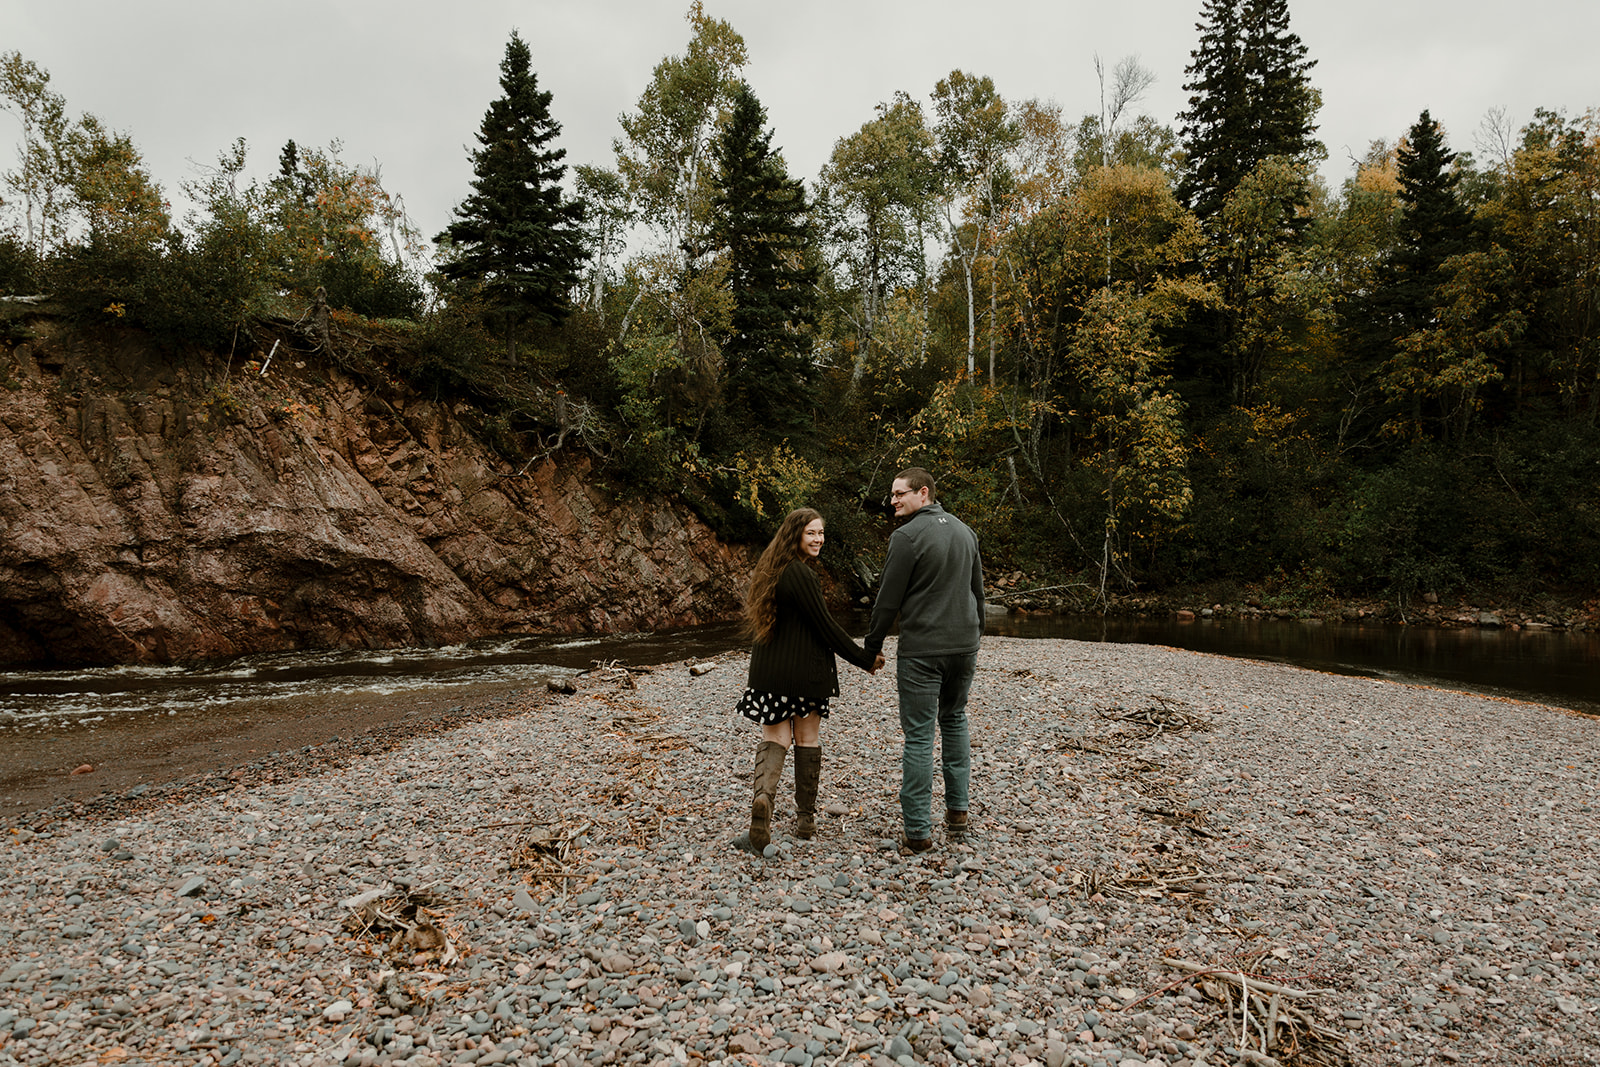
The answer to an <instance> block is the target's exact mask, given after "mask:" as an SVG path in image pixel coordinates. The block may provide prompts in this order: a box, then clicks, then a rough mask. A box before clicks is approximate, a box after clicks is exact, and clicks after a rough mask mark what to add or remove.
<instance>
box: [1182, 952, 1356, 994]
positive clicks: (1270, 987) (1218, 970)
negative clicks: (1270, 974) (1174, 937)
mask: <svg viewBox="0 0 1600 1067" xmlns="http://www.w3.org/2000/svg"><path fill="white" fill-rule="evenodd" d="M1161 962H1162V963H1164V964H1166V965H1167V966H1168V967H1171V968H1172V969H1173V970H1175V971H1187V972H1189V973H1190V974H1197V975H1201V976H1203V977H1206V978H1220V979H1221V980H1222V981H1224V982H1231V983H1232V984H1233V985H1236V986H1238V987H1239V988H1240V989H1242V990H1244V991H1245V992H1247V993H1253V994H1261V993H1269V994H1281V995H1282V996H1285V997H1288V998H1289V999H1290V1000H1304V999H1305V998H1306V997H1314V996H1316V995H1318V994H1319V993H1331V992H1333V990H1331V989H1292V988H1290V987H1289V986H1286V985H1278V984H1276V983H1274V982H1268V981H1264V980H1262V979H1260V978H1255V977H1252V976H1250V975H1246V974H1243V973H1242V972H1239V971H1230V970H1227V969H1225V968H1222V967H1214V966H1212V965H1211V964H1208V963H1195V962H1194V961H1193V960H1178V959H1164V960H1162V961H1161Z"/></svg>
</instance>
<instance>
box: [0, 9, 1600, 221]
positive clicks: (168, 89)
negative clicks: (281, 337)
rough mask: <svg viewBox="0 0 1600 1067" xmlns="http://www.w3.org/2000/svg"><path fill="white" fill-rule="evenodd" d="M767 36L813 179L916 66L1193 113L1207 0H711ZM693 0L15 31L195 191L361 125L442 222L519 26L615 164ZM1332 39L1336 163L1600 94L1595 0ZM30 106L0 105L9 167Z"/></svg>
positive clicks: (1328, 125) (1329, 16) (1065, 96)
mask: <svg viewBox="0 0 1600 1067" xmlns="http://www.w3.org/2000/svg"><path fill="white" fill-rule="evenodd" d="M705 4H706V10H707V11H708V13H710V14H711V15H713V16H715V17H718V18H723V19H726V20H728V21H729V22H730V23H732V25H733V26H734V28H735V29H737V30H738V31H739V32H740V33H741V34H742V35H743V36H744V39H745V41H746V43H747V44H748V46H749V51H750V64H749V66H748V68H747V69H746V76H747V78H748V79H749V81H750V83H751V85H752V86H753V87H754V88H755V91H756V93H757V95H758V96H759V97H760V98H761V100H762V102H763V103H764V104H765V105H766V107H767V110H768V114H769V119H770V122H771V125H772V126H773V127H774V128H775V130H776V136H775V139H774V143H775V144H777V145H780V146H782V147H783V149H784V152H785V155H786V156H787V157H788V160H789V163H790V168H791V171H792V172H793V173H795V174H797V175H802V176H805V177H807V178H812V177H814V176H815V175H816V173H817V171H818V169H819V168H820V167H821V165H822V164H823V163H824V162H825V161H826V159H827V157H828V154H829V152H830V151H831V149H832V146H833V143H834V141H835V140H836V139H837V138H838V137H840V136H843V135H846V134H848V133H850V132H853V131H854V130H856V129H857V128H859V127H860V125H861V124H862V123H863V122H865V121H867V120H868V119H869V118H871V116H872V109H873V106H874V105H875V104H876V103H877V102H879V101H880V100H885V99H887V98H889V97H890V96H891V95H892V94H893V93H894V92H895V90H897V89H904V90H906V91H908V92H910V93H912V94H913V95H916V96H920V97H924V98H925V97H926V96H927V94H928V92H929V91H930V90H931V89H932V87H933V85H934V83H935V82H936V81H937V80H938V79H939V78H941V77H943V76H944V75H946V74H948V73H949V72H950V71H951V70H953V69H956V68H960V69H963V70H966V71H968V72H971V73H975V74H987V75H989V76H991V77H993V78H994V81H995V84H996V86H997V87H998V88H999V90H1000V92H1001V93H1002V94H1003V95H1004V96H1005V97H1006V98H1008V99H1016V100H1021V99H1026V98H1029V97H1038V98H1042V99H1053V100H1055V101H1056V102H1058V103H1059V104H1061V105H1062V106H1063V108H1064V111H1065V113H1066V115H1067V116H1068V117H1069V118H1076V117H1079V116H1081V115H1083V114H1085V113H1088V112H1091V111H1094V110H1096V109H1097V106H1098V105H1097V88H1096V81H1095V74H1094V57H1095V55H1096V54H1097V53H1098V54H1099V55H1100V56H1102V57H1103V58H1104V59H1105V61H1106V64H1107V66H1108V68H1109V67H1110V66H1111V65H1114V64H1115V62H1116V61H1117V60H1118V59H1120V58H1121V57H1123V56H1125V55H1130V54H1135V55H1137V56H1138V57H1139V58H1140V61H1141V62H1142V63H1143V64H1144V65H1145V66H1146V67H1148V68H1149V69H1150V70H1152V71H1153V72H1154V73H1155V74H1156V76H1157V82H1156V84H1155V86H1154V87H1153V89H1152V90H1151V91H1150V93H1149V94H1148V95H1147V97H1146V98H1145V101H1144V104H1143V107H1144V110H1146V111H1148V112H1149V113H1150V114H1151V115H1153V116H1155V117H1156V118H1158V119H1160V120H1162V121H1164V122H1171V121H1173V118H1174V116H1175V115H1176V114H1177V112H1178V111H1179V110H1180V109H1181V108H1182V107H1183V106H1184V103H1185V100H1184V94H1183V91H1182V84H1183V81H1184V73H1183V69H1184V66H1185V64H1186V63H1187V62H1188V57H1189V51H1190V49H1191V48H1193V47H1194V43H1195V39H1196V32H1195V22H1196V20H1197V17H1198V13H1199V9H1200V0H1134V2H1130V3H1122V4H1111V3H1104V2H1099V3H1076V4H1069V3H1063V2H1061V0H987V2H985V3H981V4H980V3H971V2H969V3H952V2H949V0H791V2H788V3H778V2H774V0H705ZM687 8H688V0H453V2H448V3H441V2H439V0H274V2H272V3H253V2H251V3H247V2H244V0H9V2H6V3H0V50H3V51H10V50H13V49H15V50H18V51H20V52H21V53H22V54H23V56H24V57H26V58H28V59H31V60H33V61H34V62H36V63H38V64H39V65H40V66H41V67H43V68H45V69H46V70H48V71H49V72H50V74H51V76H52V82H51V85H52V88H54V89H55V90H56V91H57V92H59V93H61V94H62V95H64V96H65V97H66V100H67V103H68V106H69V108H70V109H71V111H72V113H73V114H78V113H81V112H85V111H87V112H92V113H94V114H96V115H99V116H100V117H101V118H102V119H103V120H105V121H106V122H107V123H108V124H110V125H111V126H112V127H114V128H116V129H120V130H126V131H128V132H129V133H131V134H132V135H133V137H134V140H135V141H136V142H137V144H138V145H139V146H140V148H141V149H142V150H143V152H144V154H145V157H146V161H147V162H148V164H149V166H150V168H151V170H152V172H153V173H154V175H155V177H156V179H157V180H158V181H159V182H161V184H162V185H163V186H164V187H165V188H166V189H167V190H168V192H169V194H170V195H172V196H173V197H174V199H175V200H176V199H177V188H178V186H179V184H180V183H181V182H182V181H184V180H186V179H189V178H192V177H194V176H195V163H196V162H199V163H205V162H209V161H211V160H213V159H215V157H216V155H217V153H218V152H219V151H220V150H221V149H223V148H224V147H226V146H227V145H229V144H230V143H231V142H232V141H233V140H234V139H235V138H237V137H244V138H245V139H246V140H247V141H248V143H249V144H250V146H251V150H252V160H253V162H254V164H255V166H256V167H257V168H258V169H259V172H260V173H262V174H266V173H268V172H270V171H271V170H272V169H273V168H274V167H275V166H276V160H277V154H278V150H279V149H280V148H281V147H282V145H283V143H284V142H285V141H286V140H288V139H289V138H291V137H292V138H294V139H295V140H296V141H298V142H300V143H301V144H307V145H325V144H326V143H327V142H328V141H329V140H331V139H333V138H338V139H340V140H341V141H342V142H343V144H344V158H345V159H346V161H348V162H352V163H363V164H372V163H377V164H379V165H381V168H382V175H383V180H384V184H385V186H386V187H387V188H388V189H389V190H390V191H391V192H394V193H398V194H400V195H401V196H402V197H403V198H404V200H405V202H406V205H407V207H408V210H409V211H410V213H411V215H412V217H413V219H414V220H415V221H416V223H417V225H418V226H419V227H420V228H421V229H422V231H423V232H424V233H425V234H427V235H430V236H431V235H432V234H433V233H436V232H438V231H439V230H440V229H441V228H442V227H443V226H444V224H445V222H446V221H447V219H448V217H449V212H450V209H451V207H452V206H453V205H454V204H455V203H457V202H459V201H460V200H461V198H462V197H463V196H464V195H465V193H466V191H467V181H468V179H469V177H470V167H469V165H468V163H467V160H466V149H467V146H468V144H469V142H470V141H471V139H472V135H473V133H474V131H475V130H476V128H477V125H478V122H479V120H480V119H481V117H482V115H483V111H484V108H485V107H486V106H487V104H488V102H489V101H490V100H491V99H492V98H493V97H494V96H495V95H496V94H497V90H498V86H497V84H496V79H497V77H498V63H499V61H500V58H501V56H502V54H503V52H504V48H505V42H506V38H507V36H508V35H509V33H510V31H511V30H512V29H514V28H515V29H517V30H519V31H520V32H521V34H522V36H523V38H524V39H525V40H526V41H527V42H528V43H529V45H530V47H531V49H532V51H533V64H534V69H535V71H536V72H537V73H538V75H539V80H540V84H541V85H542V87H544V88H546V89H549V90H551V91H552V92H553V93H554V100H553V102H552V107H551V109H552V112H553V114H554V116H555V117H556V119H557V120H558V121H560V122H561V123H562V126H563V133H562V137H561V140H560V141H559V142H558V143H559V144H561V145H562V146H563V147H565V148H566V149H567V153H568V156H567V162H568V163H579V162H596V163H606V164H609V163H610V162H611V159H612V156H611V148H610V146H611V141H612V138H613V137H615V136H616V135H617V133H618V132H619V130H618V126H617V116H618V115H619V114H621V113H622V112H624V111H627V110H631V109H632V108H633V106H634V104H635V102H636V101H637V99H638V96H639V93H640V91H641V90H642V89H643V88H644V86H645V84H646V82H647V81H648V79H649V77H650V72H651V69H652V68H653V67H654V65H655V64H656V63H657V62H658V61H660V60H661V59H662V58H663V57H664V56H666V55H669V54H674V53H679V52H681V51H682V50H683V48H684V46H685V44H686V43H687V41H688V38H689V28H688V25H687V23H686V22H685V21H684V13H685V11H686V10H687ZM1291 11H1292V18H1293V28H1294V30H1295V31H1296V32H1297V33H1298V34H1299V35H1300V37H1301V39H1302V40H1304V41H1305V43H1306V44H1307V45H1308V46H1309V48H1310V54H1311V56H1312V57H1313V58H1314V59H1316V60H1317V67H1316V68H1315V70H1314V71H1313V79H1314V81H1315V83H1316V84H1317V86H1318V87H1319V88H1320V89H1321V90H1322V92H1323V100H1324V106H1323V110H1322V113H1321V126H1322V129H1321V136H1322V138H1323V140H1324V141H1325V143H1326V144H1327V146H1328V151H1329V156H1330V158H1329V162H1328V163H1327V165H1326V166H1325V168H1324V173H1325V174H1326V176H1327V177H1328V178H1329V179H1330V181H1333V182H1337V181H1339V180H1341V179H1342V178H1344V177H1345V176H1346V175H1347V173H1348V170H1349V167H1348V160H1349V157H1350V156H1351V155H1359V154H1360V153H1361V152H1362V151H1363V150H1364V148H1365V146H1366V145H1367V144H1368V142H1370V141H1372V140H1373V139H1375V138H1388V139H1391V140H1392V139H1394V138H1395V137H1397V136H1398V135H1400V134H1401V133H1402V132H1403V131H1404V130H1405V129H1406V127H1407V126H1409V125H1410V124H1411V123H1412V122H1413V121H1414V120H1415V119H1416V117H1417V114H1418V112H1420V111H1421V110H1422V109H1423V108H1429V109H1431V111H1432V113H1433V116H1434V117H1435V118H1436V119H1438V120H1440V121H1441V122H1443V123H1444V126H1445V129H1446V132H1447V135H1448V136H1449V138H1450V142H1451V144H1452V146H1454V147H1457V148H1461V149H1468V150H1470V149H1471V148H1472V147H1473V143H1474V138H1475V134H1476V130H1477V128H1478V126H1479V124H1480V123H1481V121H1482V120H1483V118H1484V116H1485V114H1486V113H1487V112H1488V111H1489V109H1491V108H1495V107H1500V108H1504V109H1505V112H1506V114H1507V115H1508V117H1509V118H1510V119H1511V120H1512V121H1513V122H1515V123H1516V124H1518V125H1520V124H1521V123H1523V122H1525V121H1526V120H1527V119H1528V118H1529V117H1530V116H1531V114H1532V112H1533V109H1534V108H1535V107H1538V106H1544V107H1549V108H1564V109H1566V110H1567V112H1568V113H1569V114H1578V113H1581V112H1583V111H1585V110H1586V109H1588V108H1589V107H1592V106H1600V78H1597V77H1596V71H1597V67H1596V64H1595V60H1594V44H1595V42H1596V41H1597V40H1600V4H1597V3H1595V0H1523V2H1521V3H1518V4H1515V5H1509V4H1504V3H1490V2H1487V0H1454V2H1449V3H1446V2H1444V0H1429V2H1425V3H1424V2H1417V0H1340V2H1337V3H1336V2H1333V0H1294V2H1292V3H1291ZM18 132H19V128H18V127H17V125H16V123H15V122H14V121H13V120H12V119H10V118H9V117H5V116H0V166H6V167H9V166H10V165H11V163H12V161H13V159H14V154H13V153H12V151H11V150H10V145H11V143H12V142H13V141H14V140H15V139H16V136H17V134H18Z"/></svg>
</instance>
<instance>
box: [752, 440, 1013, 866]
mask: <svg viewBox="0 0 1600 1067" xmlns="http://www.w3.org/2000/svg"><path fill="white" fill-rule="evenodd" d="M889 497H890V502H891V503H892V504H893V505H894V513H895V516H896V517H897V518H899V519H901V520H903V521H902V523H901V525H900V527H899V528H898V529H897V530H895V532H894V534H893V535H892V536H891V537H890V539H889V552H888V555H887V557H886V558H885V559H884V564H883V579H882V582H881V584H880V587H879V592H878V599H877V600H876V601H875V602H874V604H873V606H872V621H871V624H870V627H869V630H868V632H867V636H866V639H865V641H864V642H863V644H864V646H865V647H863V645H858V644H856V643H855V641H854V640H853V639H852V638H851V637H850V635H849V634H847V633H846V632H845V631H844V629H843V627H841V626H840V625H839V624H838V623H837V622H836V621H834V618H833V616H832V615H831V614H830V613H829V612H828V607H827V604H826V603H825V602H824V601H823V598H822V585H821V583H820V582H819V581H818V580H817V576H816V573H815V572H814V571H813V570H812V564H813V561H815V560H816V558H817V555H818V553H820V552H821V551H822V542H823V521H822V516H821V515H819V514H817V512H815V511H813V510H812V509H810V508H799V509H797V510H795V511H792V512H790V513H789V514H788V516H786V517H785V518H784V520H783V523H782V525H781V526H779V527H778V533H777V535H776V536H775V537H773V539H772V543H771V544H769V545H768V546H767V548H766V551H765V552H763V553H762V554H761V559H760V561H759V562H758V563H757V564H756V569H755V574H754V575H753V576H752V578H751V580H750V588H749V591H748V592H747V593H746V596H745V622H746V625H747V626H748V628H749V630H750V633H751V636H752V637H753V638H754V646H753V647H752V649H751V651H750V676H749V681H748V682H747V685H748V686H749V688H747V689H746V690H745V691H744V695H743V696H742V697H740V699H739V707H738V710H739V713H740V714H741V715H743V716H744V717H745V718H747V719H750V720H751V721H753V722H756V723H759V724H760V725H761V743H760V744H759V745H758V746H757V747H756V761H755V784H754V795H753V797H752V798H751V801H750V829H749V831H748V832H747V833H745V834H743V835H741V836H740V837H739V838H738V839H736V840H735V841H734V842H733V844H734V845H735V846H736V847H738V848H741V849H744V850H745V851H747V852H754V853H758V854H759V853H760V852H761V851H762V850H763V849H765V848H766V846H767V845H768V843H769V842H770V841H771V839H772V810H773V798H774V795H775V794H776V792H777V789H778V783H779V781H780V780H781V779H782V777H783V765H784V762H785V760H786V759H787V757H788V752H789V747H790V745H791V744H792V745H793V747H794V799H795V809H796V821H795V829H794V834H795V836H796V837H799V838H804V839H808V840H809V839H810V838H811V837H812V836H813V835H815V833H816V804H817V783H818V781H819V780H820V778H821V776H822V747H821V741H820V733H821V726H822V720H823V719H825V718H827V717H828V699H829V698H830V697H834V696H838V694H839V676H838V672H837V670H836V669H835V664H834V656H835V655H839V656H843V657H844V658H845V659H846V660H848V661H850V662H851V663H853V664H855V665H856V666H857V667H860V668H861V669H862V670H864V671H868V672H871V673H874V674H875V673H877V671H878V669H879V668H880V667H882V666H883V665H884V657H883V652H882V649H883V641H884V638H885V637H886V636H888V633H889V628H890V627H891V626H892V625H893V624H894V621H895V618H896V616H898V617H899V619H900V646H899V655H898V659H897V662H896V667H895V675H896V679H897V683H898V689H899V696H900V729H901V731H902V733H903V734H904V749H903V751H902V755H901V778H900V814H901V819H902V821H903V830H902V833H901V838H900V846H901V849H902V851H904V852H909V853H916V852H926V851H927V850H928V849H930V848H932V847H933V819H932V811H931V807H932V798H933V735H934V729H935V726H937V728H938V732H939V738H940V752H941V756H940V768H941V771H942V774H943V777H944V800H945V835H946V837H947V838H948V839H949V840H951V841H960V840H963V839H964V838H965V836H966V833H967V811H968V799H967V787H968V781H969V779H970V777H971V769H972V755H971V749H970V746H969V744H968V733H967V692H968V690H969V689H970V688H971V687H972V676H973V673H974V671H975V670H976V668H977V662H978V641H979V639H980V638H981V637H982V635H983V563H982V561H981V560H980V559H979V557H978V539H977V537H976V536H975V535H974V534H973V532H972V531H971V530H970V529H968V528H967V526H966V525H965V524H964V523H962V522H961V520H959V519H957V518H956V517H955V516H953V515H951V514H950V513H949V512H947V511H945V510H944V508H942V507H940V506H939V503H938V490H937V486H936V485H935V484H934V480H933V476H932V475H930V474H929V473H928V472H927V471H925V470H923V469H922V468H921V467H912V468H909V469H907V470H903V471H901V472H900V473H899V474H897V475H895V478H894V484H893V489H892V491H891V492H890V494H889Z"/></svg>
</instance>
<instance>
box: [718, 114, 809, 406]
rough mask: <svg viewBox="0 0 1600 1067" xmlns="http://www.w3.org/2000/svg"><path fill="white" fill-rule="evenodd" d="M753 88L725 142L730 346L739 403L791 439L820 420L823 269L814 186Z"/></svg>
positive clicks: (732, 401) (729, 392) (732, 389)
mask: <svg viewBox="0 0 1600 1067" xmlns="http://www.w3.org/2000/svg"><path fill="white" fill-rule="evenodd" d="M766 121H767V114H766V110H765V109H764V108H763V107H762V106H761V103H760V101H759V100H757V99H756V96H755V94H754V93H753V92H751V91H750V87H749V86H748V85H741V86H740V87H739V89H738V90H737V92H736V93H735V96H734V103H733V111H732V114H731V115H730V116H729V119H728V124H727V126H726V127H725V128H724V129H723V131H722V134H721V135H720V137H719V138H718V139H717V142H716V145H715V155H716V161H717V166H718V168H719V188H718V192H717V196H716V200H715V204H714V207H713V212H714V215H713V219H714V221H713V229H712V238H713V241H714V243H715V244H716V245H717V246H719V247H720V248H721V249H723V251H724V254H725V255H726V256H727V260H728V285H729V288H730V290H731V293H732V296H733V301H734V308H733V318H732V324H731V330H730V335H729V337H728V339H727V341H726V342H724V343H723V345H722V356H723V360H724V382H725V389H726V397H727V400H728V402H729V405H730V407H731V408H732V409H733V410H734V412H735V413H737V414H738V415H748V417H749V419H750V425H752V426H754V427H764V428H766V429H767V430H769V431H770V432H772V433H774V434H777V435H781V433H782V432H783V431H784V430H792V429H795V428H798V427H801V426H804V425H807V424H809V422H810V411H809V410H808V406H809V403H810V399H811V362H810V351H811V334H810V329H811V327H812V326H814V324H815V322H816V315H817V282H818V280H819V277H820V271H819V269H818V266H817V260H816V255H815V251H814V243H815V238H814V236H813V231H812V227H811V223H810V216H809V209H808V206H807V204H806V194H805V187H804V185H802V184H801V182H800V181H798V180H797V179H792V178H790V177H789V175H788V171H787V169H786V168H785V166H784V162H783V157H782V156H781V155H780V154H778V153H776V152H774V151H773V150H772V131H771V130H768V129H766V128H765V126H766Z"/></svg>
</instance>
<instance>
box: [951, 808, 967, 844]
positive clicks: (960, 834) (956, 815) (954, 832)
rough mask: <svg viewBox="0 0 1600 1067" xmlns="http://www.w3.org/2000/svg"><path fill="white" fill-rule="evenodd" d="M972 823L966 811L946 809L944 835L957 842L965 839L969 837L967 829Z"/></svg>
mask: <svg viewBox="0 0 1600 1067" xmlns="http://www.w3.org/2000/svg"><path fill="white" fill-rule="evenodd" d="M970 825H971V824H970V823H969V822H968V820H967V813H966V812H964V811H951V810H949V809H946V810H945V813H944V836H945V838H946V839H947V840H949V841H952V842H957V843H959V842H962V841H965V840H966V839H967V829H968V827H969V826H970Z"/></svg>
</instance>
